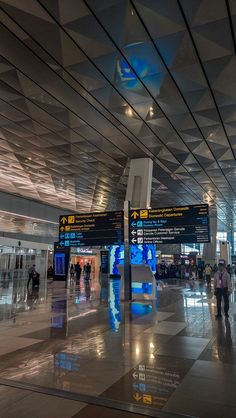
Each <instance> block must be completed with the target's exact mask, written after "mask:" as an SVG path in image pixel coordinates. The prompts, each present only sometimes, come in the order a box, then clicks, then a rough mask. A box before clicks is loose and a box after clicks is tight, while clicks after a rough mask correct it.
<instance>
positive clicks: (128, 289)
mask: <svg viewBox="0 0 236 418" xmlns="http://www.w3.org/2000/svg"><path fill="white" fill-rule="evenodd" d="M129 211H130V202H129V201H128V200H126V201H125V202H124V296H125V302H130V301H131V300H132V277H131V265H130V247H129Z"/></svg>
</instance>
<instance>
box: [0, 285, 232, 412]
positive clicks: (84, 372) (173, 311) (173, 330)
mask: <svg viewBox="0 0 236 418" xmlns="http://www.w3.org/2000/svg"><path fill="white" fill-rule="evenodd" d="M8 291H9V292H8ZM42 295H44V296H42ZM7 298H9V299H7ZM1 300H2V304H1V306H0V309H1V312H2V318H3V315H5V319H4V320H3V321H1V322H0V330H1V341H0V377H4V378H7V379H13V380H21V381H23V382H28V383H34V384H38V385H43V386H47V387H50V388H57V389H63V390H67V391H74V392H79V393H80V392H81V393H86V394H93V395H96V396H105V397H109V398H112V399H118V400H122V401H127V402H131V403H135V404H139V405H142V406H148V405H149V406H150V405H152V406H153V407H155V408H158V409H162V408H164V409H165V408H166V406H168V405H169V402H170V400H171V399H173V396H174V394H175V393H179V391H180V393H181V387H182V384H183V382H185V379H187V378H190V377H189V376H191V370H192V366H193V365H195V364H199V362H200V364H201V362H202V363H207V364H208V363H211V362H218V363H219V364H221V365H222V367H223V368H224V367H225V366H227V365H228V363H229V364H233V365H234V364H236V316H235V314H236V312H235V306H234V303H232V302H231V307H230V321H228V322H224V321H215V308H216V306H215V298H214V295H213V293H212V290H211V289H210V288H207V287H206V286H205V284H202V283H198V282H197V281H195V282H194V283H191V282H186V283H182V284H180V283H177V284H170V285H167V286H165V287H164V288H163V289H162V290H160V291H158V292H157V299H156V300H155V301H145V302H144V301H134V302H132V303H123V302H121V301H120V281H119V280H111V281H109V280H108V279H107V278H105V277H103V278H102V279H100V280H98V279H97V278H92V280H91V281H87V282H86V281H84V280H80V283H75V281H73V280H72V281H71V282H70V284H69V286H68V288H65V285H64V283H61V284H60V283H57V284H56V283H51V282H50V283H48V284H47V294H46V296H45V293H44V289H43V287H42V288H39V289H38V290H32V291H30V292H28V294H27V292H26V283H14V284H13V283H9V286H6V287H4V288H3V287H2V289H1ZM3 301H5V302H6V303H3ZM13 319H14V320H13ZM192 384H193V394H192V396H193V397H194V396H195V395H194V393H195V392H196V391H197V388H196V387H195V386H194V385H195V380H194V379H193V383H192ZM196 384H197V379H196ZM182 395H183V394H182ZM193 415H194V414H193Z"/></svg>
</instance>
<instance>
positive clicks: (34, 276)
mask: <svg viewBox="0 0 236 418" xmlns="http://www.w3.org/2000/svg"><path fill="white" fill-rule="evenodd" d="M28 273H29V278H28V282H27V290H29V284H30V282H31V280H32V289H34V288H35V287H36V286H37V287H39V277H40V274H39V273H37V271H36V268H35V264H33V265H32V267H30V268H29V271H28Z"/></svg>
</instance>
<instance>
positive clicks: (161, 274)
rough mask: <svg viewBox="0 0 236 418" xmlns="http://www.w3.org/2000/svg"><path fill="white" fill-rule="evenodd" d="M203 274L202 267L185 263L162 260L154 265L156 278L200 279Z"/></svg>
mask: <svg viewBox="0 0 236 418" xmlns="http://www.w3.org/2000/svg"><path fill="white" fill-rule="evenodd" d="M203 275H204V269H203V267H201V266H199V267H197V266H195V265H191V264H189V265H185V264H174V263H171V264H167V263H166V262H165V261H164V260H162V261H161V262H160V263H159V264H157V266H156V279H157V280H158V279H160V280H165V279H182V280H184V279H187V280H188V279H193V280H194V279H197V278H198V279H199V280H202V279H203Z"/></svg>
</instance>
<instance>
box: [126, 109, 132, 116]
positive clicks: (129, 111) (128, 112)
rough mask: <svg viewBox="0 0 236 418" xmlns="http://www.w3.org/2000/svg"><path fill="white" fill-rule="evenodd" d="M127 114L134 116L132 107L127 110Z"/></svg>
mask: <svg viewBox="0 0 236 418" xmlns="http://www.w3.org/2000/svg"><path fill="white" fill-rule="evenodd" d="M125 113H126V115H127V116H133V111H132V109H131V107H129V108H128V109H126V111H125Z"/></svg>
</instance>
